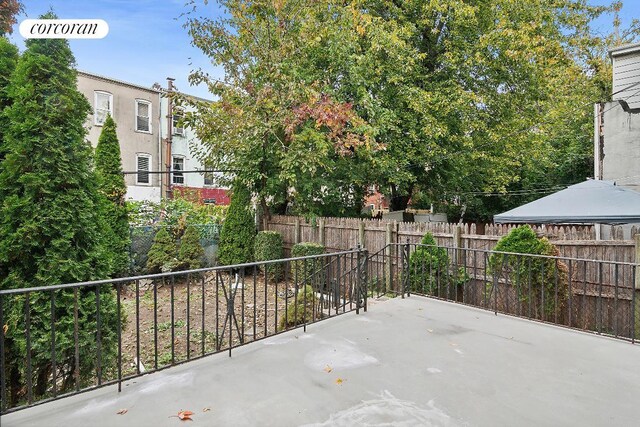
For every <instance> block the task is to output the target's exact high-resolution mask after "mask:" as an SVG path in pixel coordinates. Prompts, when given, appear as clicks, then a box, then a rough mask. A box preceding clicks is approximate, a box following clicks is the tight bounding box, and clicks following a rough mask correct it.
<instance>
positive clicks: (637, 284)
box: [632, 234, 640, 340]
mask: <svg viewBox="0 0 640 427" xmlns="http://www.w3.org/2000/svg"><path fill="white" fill-rule="evenodd" d="M634 239H635V242H636V260H635V261H636V265H635V281H634V289H633V297H632V299H633V300H634V304H633V308H632V310H633V324H634V334H633V335H634V336H633V339H634V340H635V338H636V337H637V335H638V332H640V317H639V316H638V314H639V313H640V300H639V299H638V292H640V234H636V235H635V236H634Z"/></svg>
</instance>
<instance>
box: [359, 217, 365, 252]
mask: <svg viewBox="0 0 640 427" xmlns="http://www.w3.org/2000/svg"><path fill="white" fill-rule="evenodd" d="M358 244H359V245H360V247H361V248H364V220H360V222H359V223H358Z"/></svg>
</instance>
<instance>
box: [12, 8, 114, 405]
mask: <svg viewBox="0 0 640 427" xmlns="http://www.w3.org/2000/svg"><path fill="white" fill-rule="evenodd" d="M43 18H51V19H54V18H55V16H54V15H53V14H51V13H49V14H47V15H46V16H44V17H43ZM74 65H75V60H74V58H73V54H72V53H71V50H70V49H69V45H68V42H67V41H66V40H63V39H31V40H27V41H26V50H25V52H24V53H23V54H22V56H21V57H20V59H19V61H18V64H17V66H16V68H15V71H14V72H13V74H12V76H11V78H10V82H9V85H8V87H7V91H6V94H7V96H8V98H9V100H10V106H8V107H6V108H5V109H4V110H3V112H2V115H3V116H4V117H5V118H6V121H5V122H4V123H5V124H6V128H5V129H3V138H4V142H3V147H4V148H3V150H4V151H5V155H6V157H5V159H4V160H3V161H2V168H1V171H0V289H11V288H27V287H34V286H51V285H58V284H62V283H72V282H83V281H89V280H97V279H105V278H108V276H109V274H110V273H111V271H110V265H109V262H108V258H109V257H108V254H107V252H106V251H105V245H104V243H105V242H104V239H103V237H104V233H105V228H104V222H103V220H102V218H101V217H100V209H99V195H98V191H97V188H96V176H95V174H94V172H93V171H92V167H91V164H92V150H91V147H90V146H89V144H88V143H87V142H86V141H85V134H86V130H85V127H84V125H85V122H86V120H87V115H88V114H89V113H90V111H91V107H90V105H89V103H88V102H87V100H86V98H85V97H84V96H83V95H82V94H81V93H80V92H78V90H77V85H76V71H75V70H74V68H73V67H74ZM4 72H5V70H2V74H3V75H4ZM96 289H98V294H99V296H100V321H101V328H100V331H101V341H100V348H101V349H102V354H101V361H102V370H103V373H104V376H103V380H105V379H107V375H108V373H109V372H112V370H113V368H114V367H115V363H116V355H117V348H118V346H117V331H118V326H117V322H118V315H117V306H116V299H115V298H116V297H115V291H114V288H113V287H112V286H101V287H99V288H91V289H89V288H86V289H85V288H81V289H79V290H78V293H77V305H78V314H79V317H78V325H79V350H80V359H79V364H80V366H79V367H80V372H79V381H80V384H81V385H83V384H86V383H88V382H91V381H93V379H94V376H95V373H96V360H97V348H98V340H97V337H98V335H97V334H96V330H97V324H96V317H97V316H96ZM24 302H25V300H24V297H7V298H3V310H4V323H5V325H6V334H5V338H4V345H5V363H6V364H5V367H6V372H5V374H6V376H5V378H6V379H7V386H8V388H9V393H8V395H9V398H10V402H9V404H10V405H15V404H17V403H18V400H19V399H21V393H22V391H23V390H24V389H25V385H26V383H27V381H26V380H27V379H26V375H27V371H26V369H25V363H24V361H25V358H26V356H27V352H28V353H29V354H30V356H31V363H32V367H33V370H32V373H33V376H32V378H31V381H32V383H33V384H34V394H35V396H36V398H40V397H43V396H45V395H46V393H47V391H48V390H49V389H50V387H51V385H52V384H51V383H50V381H49V378H50V372H51V341H52V339H51V338H52V336H51V321H50V319H51V311H52V308H51V295H49V294H46V293H37V292H36V293H32V294H31V296H30V301H29V305H28V306H27V305H26V304H24ZM75 302H76V300H75V298H74V291H73V290H65V291H58V292H56V293H55V304H54V308H53V311H54V314H55V325H56V328H55V336H56V353H55V355H56V366H57V368H58V372H57V374H58V377H57V378H58V392H59V393H63V392H65V391H68V390H70V389H71V388H72V387H73V386H74V381H73V373H74V371H75V358H74V353H75V346H74V306H75ZM25 307H28V309H29V314H30V318H31V320H32V322H31V328H30V339H31V345H30V346H29V348H27V345H26V337H25V328H26V326H25V320H24V319H25V314H26V311H25ZM8 406H9V405H8Z"/></svg>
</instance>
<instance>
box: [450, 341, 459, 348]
mask: <svg viewBox="0 0 640 427" xmlns="http://www.w3.org/2000/svg"><path fill="white" fill-rule="evenodd" d="M449 345H450V346H452V347H455V346H457V345H458V344H456V343H454V342H450V343H449Z"/></svg>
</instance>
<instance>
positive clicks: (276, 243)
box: [254, 231, 284, 281]
mask: <svg viewBox="0 0 640 427" xmlns="http://www.w3.org/2000/svg"><path fill="white" fill-rule="evenodd" d="M283 256H284V255H283V242H282V235H281V234H280V233H278V232H277V231H261V232H259V233H258V234H257V236H256V241H255V245H254V258H255V260H256V261H268V260H272V259H282V258H283ZM265 268H266V272H267V274H268V275H269V278H270V279H271V280H275V281H278V280H280V279H281V278H282V272H283V264H281V263H277V264H267V265H266V267H265Z"/></svg>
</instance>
